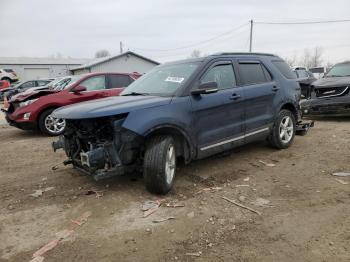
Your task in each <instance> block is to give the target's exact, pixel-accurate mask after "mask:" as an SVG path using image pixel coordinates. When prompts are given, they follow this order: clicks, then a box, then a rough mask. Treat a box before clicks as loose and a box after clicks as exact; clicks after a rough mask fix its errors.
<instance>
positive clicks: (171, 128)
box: [143, 124, 195, 163]
mask: <svg viewBox="0 0 350 262" xmlns="http://www.w3.org/2000/svg"><path fill="white" fill-rule="evenodd" d="M155 135H171V136H173V138H174V140H175V143H176V145H175V148H176V149H177V150H176V151H177V152H181V154H180V155H181V156H182V157H183V158H184V161H185V163H188V162H190V161H191V160H192V159H193V157H194V152H195V150H194V145H193V143H192V142H191V139H190V136H189V135H188V134H187V133H186V131H184V130H183V129H182V128H181V127H178V126H175V125H169V124H164V125H159V126H156V127H153V128H151V129H149V130H148V131H147V132H146V133H145V134H144V135H143V136H144V138H145V141H146V142H147V140H149V139H150V138H151V137H154V136H155Z"/></svg>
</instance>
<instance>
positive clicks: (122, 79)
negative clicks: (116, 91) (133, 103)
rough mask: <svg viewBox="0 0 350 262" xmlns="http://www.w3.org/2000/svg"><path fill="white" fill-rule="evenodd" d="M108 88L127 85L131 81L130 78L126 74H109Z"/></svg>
mask: <svg viewBox="0 0 350 262" xmlns="http://www.w3.org/2000/svg"><path fill="white" fill-rule="evenodd" d="M108 78H109V82H110V88H117V87H127V86H128V85H129V84H130V83H131V82H132V80H131V78H130V77H129V76H127V75H109V76H108Z"/></svg>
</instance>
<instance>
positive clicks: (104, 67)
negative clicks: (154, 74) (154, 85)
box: [71, 51, 159, 75]
mask: <svg viewBox="0 0 350 262" xmlns="http://www.w3.org/2000/svg"><path fill="white" fill-rule="evenodd" d="M157 65H159V63H158V62H156V61H153V60H152V59H149V58H147V57H144V56H141V55H139V54H136V53H134V52H131V51H128V52H125V53H122V54H119V55H115V56H108V57H103V58H99V59H96V60H93V61H90V62H88V63H86V64H84V65H81V66H78V67H75V68H73V69H71V72H72V74H74V75H80V74H84V73H96V72H118V73H132V72H138V73H140V74H144V73H147V72H148V71H150V70H151V69H152V68H153V67H155V66H157Z"/></svg>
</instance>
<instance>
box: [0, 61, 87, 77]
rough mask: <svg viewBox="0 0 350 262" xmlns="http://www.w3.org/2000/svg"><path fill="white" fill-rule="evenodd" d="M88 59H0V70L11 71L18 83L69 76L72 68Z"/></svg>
mask: <svg viewBox="0 0 350 262" xmlns="http://www.w3.org/2000/svg"><path fill="white" fill-rule="evenodd" d="M88 61H89V59H68V58H64V59H61V58H30V57H18V58H17V57H16V58H15V57H3V58H0V68H4V69H13V70H14V71H15V72H16V74H17V75H18V76H19V78H20V81H26V80H31V79H40V78H51V77H59V76H65V75H70V74H71V73H70V70H71V69H72V68H74V67H77V66H80V65H82V64H84V63H87V62H88Z"/></svg>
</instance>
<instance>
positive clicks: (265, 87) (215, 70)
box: [53, 53, 310, 194]
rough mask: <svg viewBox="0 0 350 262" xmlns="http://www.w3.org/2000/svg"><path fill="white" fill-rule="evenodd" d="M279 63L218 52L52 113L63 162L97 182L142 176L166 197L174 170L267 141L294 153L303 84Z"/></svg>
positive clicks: (303, 129)
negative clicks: (58, 124)
mask: <svg viewBox="0 0 350 262" xmlns="http://www.w3.org/2000/svg"><path fill="white" fill-rule="evenodd" d="M295 78H296V77H295V74H294V73H293V72H292V71H291V69H290V68H289V66H288V65H287V64H286V63H285V62H284V61H283V60H282V59H281V58H279V57H277V56H275V55H271V54H257V53H221V54H215V55H211V56H208V57H205V58H198V59H188V60H183V61H178V62H172V63H166V64H163V65H160V66H157V67H155V68H154V69H153V70H152V71H150V72H149V73H147V74H145V75H144V76H142V77H141V78H140V79H138V80H137V81H135V82H134V83H132V84H131V85H130V86H128V87H127V88H126V89H125V90H124V91H123V92H122V93H121V95H120V96H118V97H109V98H105V99H99V100H95V101H89V102H83V103H79V104H75V105H71V106H66V107H62V108H60V109H57V110H56V111H54V113H53V114H54V116H55V117H56V118H63V119H66V131H65V133H64V135H62V136H61V137H60V139H59V140H58V141H57V142H54V143H53V148H54V150H56V149H58V148H63V149H64V150H65V152H66V154H67V156H68V160H66V161H65V164H73V166H74V167H75V168H76V169H78V170H80V171H82V172H84V173H87V174H90V175H93V176H94V178H95V179H96V180H99V179H102V178H106V177H110V176H114V175H120V174H125V173H129V172H136V171H140V170H141V171H143V175H144V180H145V184H146V188H147V189H148V190H149V191H150V192H152V193H158V194H166V193H167V192H168V191H169V190H170V189H171V188H172V185H173V183H174V177H175V173H176V164H177V161H178V160H179V159H182V160H183V161H184V162H185V163H189V162H190V161H192V160H196V159H202V158H205V157H208V156H210V155H213V154H216V153H219V152H222V151H225V150H228V149H231V148H233V147H237V146H241V145H242V144H246V143H250V142H253V141H256V140H265V139H267V141H268V142H269V143H270V144H271V145H272V146H273V147H275V148H278V149H284V148H287V147H289V146H290V145H291V144H292V142H293V139H294V135H295V133H296V132H301V133H303V134H305V133H306V131H307V129H308V128H309V127H310V124H308V123H301V121H300V120H299V116H300V114H299V99H300V86H299V84H298V83H297V81H296V80H295Z"/></svg>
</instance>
